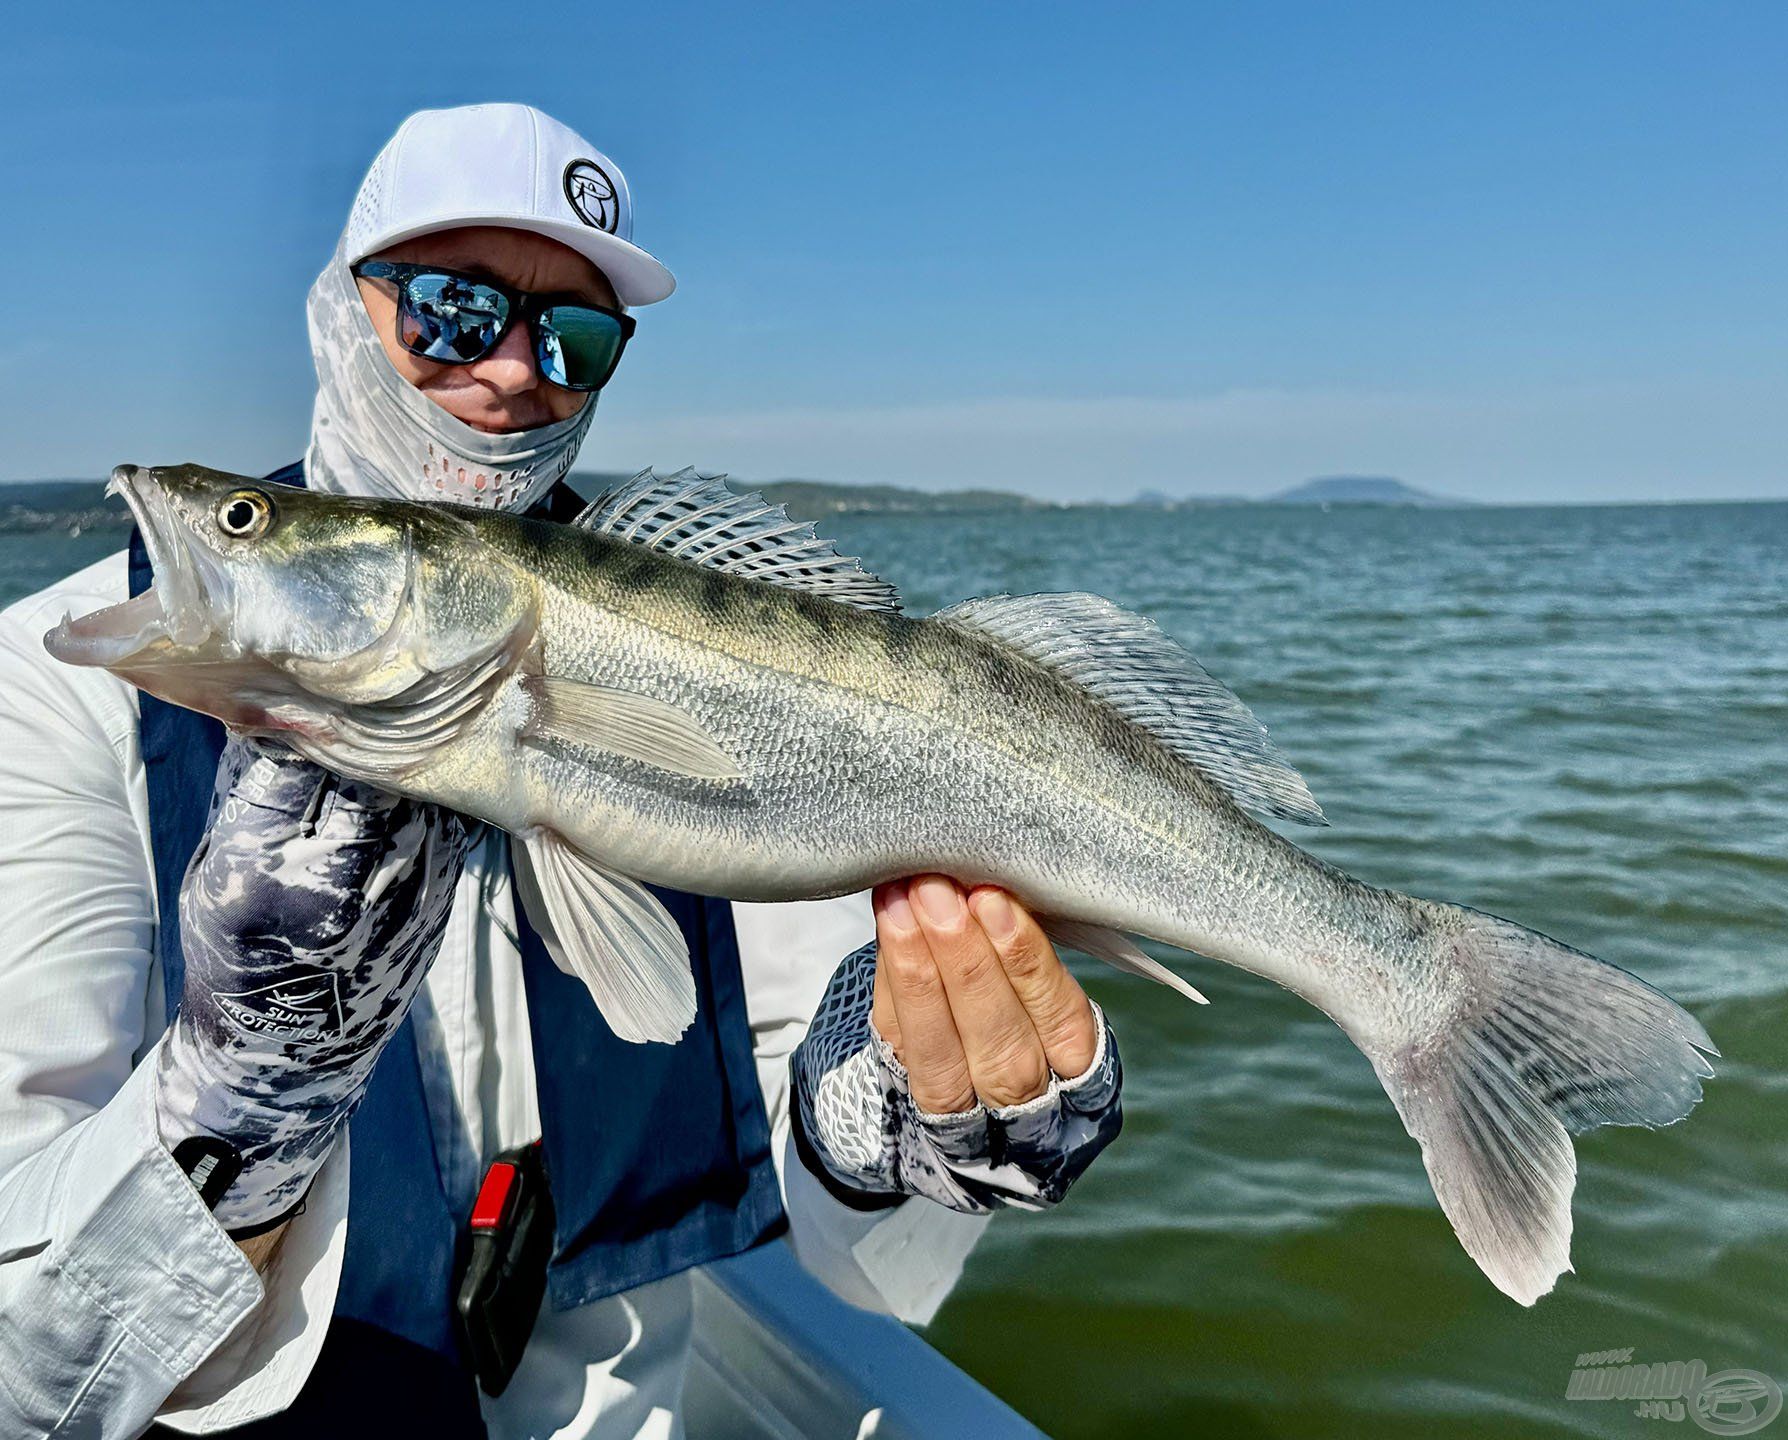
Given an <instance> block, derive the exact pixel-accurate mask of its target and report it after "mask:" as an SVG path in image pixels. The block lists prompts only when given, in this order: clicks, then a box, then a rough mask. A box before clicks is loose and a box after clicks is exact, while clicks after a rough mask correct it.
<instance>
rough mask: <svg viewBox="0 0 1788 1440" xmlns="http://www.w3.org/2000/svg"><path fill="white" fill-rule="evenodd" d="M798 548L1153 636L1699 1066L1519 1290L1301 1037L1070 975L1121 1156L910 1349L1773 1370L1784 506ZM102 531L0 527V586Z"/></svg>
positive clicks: (1066, 1377)
mask: <svg viewBox="0 0 1788 1440" xmlns="http://www.w3.org/2000/svg"><path fill="white" fill-rule="evenodd" d="M826 528H827V529H828V530H829V531H830V532H831V533H833V534H836V535H838V536H839V537H840V538H841V539H842V540H844V541H845V542H847V548H848V549H850V550H852V551H853V552H855V553H858V554H861V555H862V556H864V557H865V560H866V562H867V563H868V564H869V565H870V567H871V568H874V569H878V570H880V571H881V573H883V574H884V575H886V576H887V577H888V578H889V579H892V580H894V581H896V582H897V583H899V584H900V585H901V586H902V587H903V588H904V589H905V591H906V594H907V597H908V600H909V606H910V608H912V609H915V610H930V609H933V608H935V607H937V606H939V605H942V604H945V603H948V602H949V601H952V600H956V599H960V598H962V597H963V596H966V595H970V594H986V593H993V592H998V591H1014V592H1021V591H1031V590H1052V589H1086V590H1095V591H1099V592H1101V593H1103V594H1105V595H1109V596H1110V597H1112V598H1113V599H1115V600H1117V601H1119V602H1120V603H1123V604H1125V605H1128V606H1131V607H1133V608H1135V609H1138V610H1141V611H1144V612H1146V613H1148V614H1150V615H1152V616H1153V617H1154V618H1155V619H1157V620H1158V621H1160V623H1161V624H1162V625H1163V626H1165V627H1166V628H1167V629H1168V630H1169V631H1170V632H1171V633H1173V634H1174V635H1175V636H1177V637H1178V638H1179V639H1181V640H1182V641H1184V642H1185V644H1186V645H1187V646H1188V647H1189V648H1190V649H1191V650H1192V651H1193V652H1194V653H1195V654H1197V655H1198V656H1199V657H1200V658H1201V659H1202V660H1203V661H1204V662H1205V663H1206V665H1207V666H1208V667H1209V668H1210V669H1211V670H1212V671H1213V672H1214V673H1215V674H1217V675H1218V676H1220V677H1222V678H1223V679H1225V680H1227V681H1228V682H1229V683H1230V684H1231V685H1232V686H1233V687H1234V688H1235V689H1236V690H1237V691H1238V692H1239V693H1240V694H1241V695H1242V696H1243V698H1244V699H1246V700H1247V701H1248V702H1249V703H1250V704H1251V705H1252V706H1253V707H1254V709H1255V710H1256V712H1257V713H1258V714H1259V715H1260V716H1261V718H1262V719H1263V720H1264V721H1265V722H1266V723H1267V725H1268V727H1269V728H1270V729H1271V730H1272V732H1273V734H1274V736H1275V737H1276V738H1277V739H1278V741H1279V742H1280V744H1281V746H1282V747H1283V749H1284V750H1285V752H1286V753H1287V755H1288V756H1289V757H1290V758H1291V759H1292V761H1293V762H1294V763H1295V764H1297V765H1298V766H1299V768H1300V769H1301V770H1302V771H1303V773H1304V775H1305V776H1306V778H1307V779H1308V780H1309V782H1310V785H1311V788H1312V790H1313V791H1314V792H1315V794H1316V796H1317V798H1318V799H1319V800H1320V801H1321V802H1322V804H1323V806H1324V808H1325V809H1326V810H1327V812H1328V815H1329V818H1330V821H1331V822H1332V824H1331V828H1329V829H1327V830H1325V831H1320V832H1299V833H1297V834H1296V837H1295V838H1297V840H1298V841H1299V843H1301V844H1303V845H1305V846H1306V848H1308V849H1310V850H1312V851H1314V852H1315V853H1317V854H1319V855H1321V856H1323V857H1324V858H1325V859H1328V860H1330V861H1333V862H1334V863H1336V864H1338V865H1341V866H1343V867H1344V868H1346V869H1348V870H1351V871H1353V872H1354V873H1356V874H1358V875H1359V876H1361V877H1362V878H1364V879H1368V880H1371V881H1373V882H1375V883H1378V884H1382V885H1390V886H1394V887H1396V888H1398V889H1402V890H1407V891H1410V892H1412V893H1415V894H1418V895H1424V896H1431V897H1436V898H1444V899H1450V900H1456V901H1461V902H1464V903H1468V904H1471V905H1474V906H1477V907H1479V908H1481V909H1485V910H1490V911H1494V912H1496V913H1498V914H1502V915H1506V916H1509V917H1511V918H1513V919H1516V920H1519V921H1521V922H1522V923H1523V924H1526V925H1530V926H1532V927H1534V928H1536V929H1539V930H1543V931H1545V932H1547V933H1549V934H1552V935H1556V936H1557V937H1559V938H1560V939H1562V940H1565V941H1567V942H1569V943H1571V944H1573V945H1576V946H1579V947H1581V948H1583V949H1586V950H1589V951H1591V952H1592V953H1594V954H1597V955H1600V956H1602V957H1604V958H1606V959H1608V960H1612V961H1615V962H1617V963H1619V964H1621V965H1623V966H1625V967H1626V968H1628V969H1631V970H1634V971H1636V972H1638V973H1639V974H1641V975H1643V976H1644V977H1645V978H1646V979H1648V980H1650V981H1652V982H1653V983H1655V984H1657V985H1659V986H1661V987H1662V988H1664V989H1665V990H1668V991H1669V992H1670V993H1671V994H1672V995H1674V996H1676V997H1677V998H1678V999H1679V1000H1681V1001H1683V1002H1684V1003H1685V1004H1687V1005H1688V1006H1689V1007H1690V1008H1691V1009H1693V1010H1694V1011H1695V1013H1696V1014H1697V1015H1698V1016H1700V1018H1701V1019H1702V1020H1703V1022H1704V1023H1705V1024H1706V1025H1707V1027H1708V1029H1709V1030H1710V1031H1711V1032H1712V1034H1713V1037H1714V1039H1715V1041H1716V1042H1717V1043H1718V1044H1719V1045H1720V1047H1721V1049H1722V1050H1723V1051H1724V1057H1725V1058H1724V1059H1723V1060H1722V1061H1720V1062H1716V1063H1717V1068H1718V1069H1719V1072H1720V1074H1719V1077H1718V1078H1717V1079H1716V1080H1714V1081H1712V1082H1710V1083H1709V1085H1708V1090H1707V1099H1706V1100H1705V1101H1704V1102H1703V1104H1702V1105H1701V1106H1700V1108H1699V1109H1697V1110H1696V1111H1695V1113H1694V1114H1693V1115H1692V1116H1691V1117H1690V1119H1689V1120H1688V1121H1687V1122H1686V1123H1684V1124H1681V1125H1678V1126H1675V1127H1672V1128H1670V1129H1666V1130H1662V1131H1655V1132H1653V1131H1643V1130H1602V1131H1598V1132H1596V1133H1595V1134H1593V1135H1590V1136H1587V1137H1584V1138H1582V1139H1580V1140H1579V1141H1578V1144H1577V1153H1578V1157H1579V1164H1580V1176H1579V1182H1578V1190H1577V1200H1576V1207H1575V1213H1576V1239H1575V1243H1574V1249H1573V1253H1574V1259H1575V1263H1576V1266H1577V1270H1578V1273H1577V1274H1576V1275H1568V1276H1566V1277H1564V1279H1563V1280H1562V1281H1561V1282H1560V1285H1559V1288H1558V1290H1557V1291H1555V1292H1554V1294H1552V1295H1551V1296H1549V1297H1547V1298H1546V1299H1544V1300H1542V1301H1541V1302H1540V1303H1539V1305H1538V1306H1536V1307H1535V1308H1533V1309H1531V1310H1524V1309H1522V1308H1521V1307H1519V1306H1517V1305H1515V1304H1514V1303H1513V1302H1512V1301H1509V1300H1507V1299H1505V1298H1504V1297H1503V1296H1502V1295H1501V1294H1499V1293H1498V1292H1497V1291H1495V1290H1494V1289H1493V1288H1492V1287H1491V1286H1490V1284H1489V1282H1488V1281H1486V1280H1485V1279H1484V1278H1483V1277H1482V1275H1480V1274H1479V1272H1478V1270H1477V1269H1476V1267H1475V1266H1474V1265H1473V1264H1472V1263H1471V1261H1470V1260H1469V1259H1468V1258H1467V1257H1466V1256H1465V1254H1464V1252H1463V1251H1462V1250H1461V1249H1460V1248H1459V1246H1458V1244H1457V1243H1456V1241H1455V1240H1454V1239H1453V1236H1452V1233H1451V1231H1450V1229H1449V1228H1448V1226H1447V1224H1446V1221H1445V1220H1444V1219H1443V1217H1442V1216H1441V1214H1440V1210H1439V1208H1438V1206H1437V1205H1436V1204H1435V1202H1434V1199H1433V1196H1432V1194H1431V1193H1430V1191H1429V1188H1428V1182H1427V1178H1426V1176H1425V1174H1424V1173H1423V1170H1422V1165H1421V1160H1420V1157H1419V1154H1418V1152H1417V1149H1416V1146H1415V1143H1414V1142H1413V1141H1412V1140H1410V1139H1409V1137H1408V1136H1407V1135H1405V1134H1404V1132H1403V1129H1402V1126H1401V1125H1400V1124H1399V1123H1398V1120H1397V1118H1396V1115H1395V1114H1394V1112H1393V1111H1392V1109H1391V1105H1390V1102H1389V1101H1388V1100H1387V1099H1386V1098H1385V1096H1384V1094H1383V1092H1382V1091H1381V1090H1380V1089H1379V1086H1378V1082H1377V1079H1376V1077H1375V1076H1374V1075H1373V1073H1372V1069H1371V1067H1370V1065H1369V1064H1368V1063H1367V1062H1366V1060H1365V1059H1364V1057H1362V1056H1361V1055H1360V1054H1359V1053H1358V1052H1357V1051H1355V1050H1354V1048H1353V1047H1352V1045H1351V1044H1349V1042H1348V1041H1347V1040H1346V1038H1345V1037H1344V1036H1343V1035H1342V1034H1341V1033H1340V1031H1339V1030H1337V1029H1336V1028H1335V1027H1334V1026H1333V1025H1332V1024H1330V1023H1329V1021H1328V1020H1327V1019H1325V1018H1324V1017H1323V1016H1322V1015H1320V1014H1318V1013H1317V1012H1315V1011H1314V1010H1312V1009H1310V1008H1309V1007H1307V1006H1306V1005H1304V1004H1303V1002H1301V1001H1299V1000H1297V999H1295V998H1294V997H1292V996H1290V995H1288V994H1286V993H1284V992H1282V991H1280V990H1278V989H1276V988H1275V987H1273V986H1272V985H1270V984H1267V983H1266V982H1263V981H1260V980H1257V979H1254V978H1252V977H1249V976H1246V975H1242V974H1240V973H1239V972H1236V971H1231V970H1229V969H1227V968H1226V967H1223V966H1219V965H1216V964H1213V963H1211V962H1209V961H1205V960H1200V959H1189V958H1186V957H1183V956H1182V957H1176V958H1175V961H1174V963H1176V964H1177V965H1178V966H1179V967H1180V968H1181V969H1182V971H1183V972H1184V973H1186V974H1187V975H1188V976H1189V977H1190V978H1191V979H1192V981H1193V982H1194V983H1195V984H1197V985H1198V986H1199V988H1200V989H1202V990H1203V991H1204V992H1205V993H1206V994H1207V995H1209V996H1210V998H1211V1001H1212V1003H1211V1005H1210V1006H1209V1007H1208V1008H1200V1007H1195V1006H1192V1005H1190V1004H1186V1003H1183V1002H1179V1001H1176V1000H1174V999H1173V998H1172V997H1170V996H1169V995H1168V994H1167V992H1165V991H1162V990H1159V989H1157V988H1155V987H1152V986H1149V985H1147V984H1146V983H1144V982H1142V981H1138V980H1132V979H1128V978H1126V977H1123V976H1118V975H1116V974H1113V973H1110V972H1107V971H1105V970H1104V969H1103V968H1101V967H1097V966H1093V965H1090V964H1089V965H1088V966H1086V968H1085V969H1084V970H1082V971H1081V973H1082V974H1083V976H1084V978H1085V980H1086V983H1087V985H1088V988H1089V989H1090V990H1091V991H1092V993H1093V994H1094V995H1095V996H1096V997H1097V998H1098V1000H1099V1001H1100V1003H1101V1004H1103V1005H1104V1006H1105V1007H1106V1009H1107V1011H1108V1012H1109V1014H1110V1015H1111V1017H1112V1021H1113V1024H1114V1025H1115V1026H1116V1028H1117V1031H1118V1034H1119V1036H1120V1037H1121V1041H1122V1045H1123V1052H1124V1058H1125V1067H1126V1087H1125V1113H1126V1123H1125V1129H1124V1133H1123V1136H1122V1137H1121V1138H1120V1139H1119V1140H1118V1141H1117V1142H1116V1143H1115V1144H1114V1145H1113V1147H1112V1148H1111V1149H1110V1150H1109V1151H1108V1152H1107V1153H1106V1154H1105V1155H1104V1156H1103V1157H1101V1159H1100V1160H1099V1162H1098V1163H1097V1164H1096V1165H1095V1166H1094V1167H1093V1168H1092V1170H1091V1171H1089V1172H1088V1174H1087V1175H1086V1177H1085V1178H1084V1179H1083V1180H1082V1181H1081V1182H1080V1184H1079V1185H1078V1186H1077V1187H1076V1189H1075V1191H1074V1193H1073V1194H1072V1195H1071V1196H1070V1197H1069V1199H1068V1201H1067V1203H1066V1204H1065V1205H1063V1206H1062V1207H1061V1208H1060V1209H1059V1210H1057V1211H1055V1212H1053V1213H1051V1214H1047V1215H1019V1214H1013V1215H1007V1216H1002V1217H1000V1218H999V1219H998V1220H997V1221H996V1222H995V1223H994V1225H993V1227H992V1229H991V1231H990V1233H989V1235H988V1237H987V1239H986V1240H985V1242H984V1243H983V1244H982V1246H981V1247H980V1249H979V1250H978V1251H977V1252H976V1254H975V1255H974V1257H973V1258H972V1259H971V1261H970V1264H969V1269H968V1273H967V1275H966V1276H965V1278H964V1280H963V1283H962V1285H961V1286H960V1287H959V1289H958V1290H957V1292H956V1293H955V1295H953V1296H952V1298H951V1299H950V1300H949V1301H948V1302H947V1303H946V1305H945V1307H944V1310H943V1312H942V1314H941V1315H940V1316H939V1318H938V1320H937V1322H936V1323H935V1324H934V1325H933V1326H932V1327H931V1328H930V1330H929V1332H928V1338H929V1339H930V1340H931V1341H932V1342H933V1343H934V1344H936V1345H938V1346H939V1347H940V1348H941V1349H942V1350H944V1351H945V1352H946V1353H947V1354H949V1355H950V1356H951V1357H952V1358H953V1359H955V1360H956V1361H957V1362H958V1363H959V1364H961V1365H963V1366H964V1367H965V1368H967V1369H968V1370H969V1371H970V1372H972V1373H973V1374H974V1375H976V1376H977V1377H979V1378H980V1379H981V1380H982V1381H984V1382H985V1383H986V1384H988V1385H989V1386H991V1387H992V1388H993V1389H994V1390H996V1391H997V1392H998V1393H999V1394H1001V1395H1003V1396H1004V1397H1006V1398H1007V1399H1008V1400H1009V1401H1011V1402H1012V1403H1013V1404H1014V1405H1015V1406H1017V1407H1018V1408H1019V1409H1020V1410H1022V1411H1024V1412H1025V1413H1026V1414H1028V1415H1029V1416H1031V1417H1032V1418H1033V1419H1034V1420H1036V1422H1037V1423H1038V1424H1039V1425H1041V1426H1042V1427H1043V1428H1044V1429H1045V1430H1047V1431H1049V1432H1050V1433H1051V1434H1054V1435H1057V1436H1061V1437H1081V1436H1084V1437H1093V1436H1100V1437H1106V1436H1194V1435H1221V1436H1242V1437H1249V1436H1360V1435H1372V1436H1385V1437H1404V1436H1408V1437H1416V1436H1423V1437H1426V1436H1434V1435H1447V1436H1461V1437H1470V1436H1527V1435H1548V1434H1569V1435H1592V1436H1608V1437H1631V1436H1644V1435H1648V1434H1654V1433H1661V1434H1682V1433H1700V1432H1698V1431H1696V1430H1695V1427H1694V1426H1693V1425H1692V1424H1691V1423H1690V1422H1688V1421H1686V1420H1685V1421H1682V1422H1680V1423H1679V1424H1677V1425H1676V1426H1671V1425H1670V1423H1669V1422H1668V1421H1666V1420H1659V1419H1651V1418H1641V1417H1638V1416H1636V1415H1635V1413H1634V1411H1635V1409H1636V1408H1637V1407H1636V1405H1635V1403H1634V1402H1631V1401H1618V1400H1605V1401H1572V1400H1567V1399H1566V1398H1565V1392H1566V1386H1567V1384H1568V1382H1569V1379H1570V1375H1571V1371H1572V1368H1573V1365H1574V1362H1575V1361H1576V1358H1577V1356H1578V1355H1579V1354H1581V1353H1583V1352H1589V1351H1603V1350H1622V1349H1627V1348H1631V1349H1632V1351H1633V1359H1634V1360H1636V1361H1639V1360H1643V1361H1648V1362H1650V1361H1670V1360H1682V1361H1691V1360H1697V1359H1700V1360H1704V1361H1705V1362H1706V1364H1707V1366H1708V1369H1709V1370H1710V1371H1718V1370H1723V1369H1728V1368H1735V1367H1737V1368H1746V1369H1753V1370H1759V1371H1763V1372H1766V1373H1768V1374H1771V1375H1774V1376H1775V1377H1776V1378H1777V1379H1778V1380H1785V1379H1788V1038H1785V1027H1788V978H1785V971H1784V952H1785V948H1788V947H1785V941H1788V765H1785V764H1784V762H1785V761H1788V748H1785V746H1784V738H1783V737H1784V729H1785V726H1788V593H1785V592H1784V587H1783V584H1782V574H1783V562H1784V558H1785V557H1788V505H1731V506H1677V507H1634V508H1608V509H1485V510H1454V511H1382V510H1364V509H1359V510H1356V509H1343V510H1335V511H1332V512H1329V513H1323V512H1321V511H1317V510H1303V509H1268V508H1237V509H1214V510H1195V511H1182V512H1176V513H1169V514H1152V513H1138V512H1132V511H1121V510H1115V511H1044V512H1036V513H1024V514H1018V515H996V514H985V515H971V516H942V517H922V516H869V515H860V516H843V517H838V518H836V519H834V520H830V521H828V522H827V524H826ZM117 543H118V537H117V535H116V534H112V535H89V536H85V537H82V538H80V539H78V540H69V539H67V538H65V537H60V536H53V537H52V536H43V535H33V536H28V537H13V536H6V537H0V603H4V602H5V601H9V600H11V599H13V598H15V597H16V596H17V595H19V594H22V593H24V592H25V591H27V590H29V589H32V588H35V587H36V586H37V585H40V584H42V583H44V582H46V581H47V580H49V579H50V578H53V577H54V576H55V575H57V574H60V573H64V572H66V571H67V570H70V569H72V568H74V567H75V566H77V565H80V564H84V563H86V562H87V561H88V560H91V559H93V558H97V557H98V556H99V555H101V554H103V553H105V552H106V551H107V550H108V549H111V548H115V547H116V545H117ZM1288 833H1290V832H1289V831H1288ZM1156 953H1157V954H1161V955H1163V957H1167V956H1168V955H1170V954H1171V952H1167V951H1161V950H1157V951H1156ZM1778 1430H1779V1431H1780V1432H1781V1433H1782V1434H1783V1435H1784V1436H1788V1417H1784V1418H1782V1419H1780V1420H1778V1421H1776V1422H1775V1423H1774V1424H1773V1425H1771V1426H1770V1427H1769V1429H1768V1430H1766V1431H1765V1432H1763V1433H1764V1434H1766V1435H1767V1434H1773V1433H1775V1432H1776V1431H1778Z"/></svg>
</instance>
